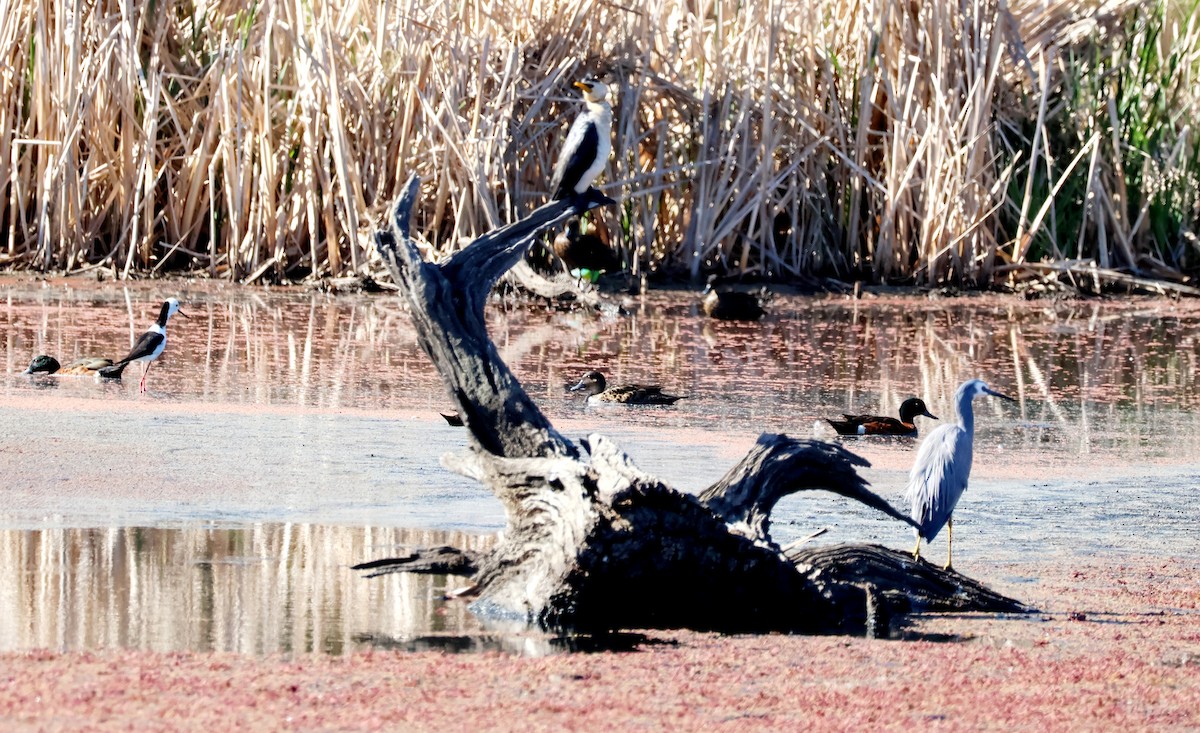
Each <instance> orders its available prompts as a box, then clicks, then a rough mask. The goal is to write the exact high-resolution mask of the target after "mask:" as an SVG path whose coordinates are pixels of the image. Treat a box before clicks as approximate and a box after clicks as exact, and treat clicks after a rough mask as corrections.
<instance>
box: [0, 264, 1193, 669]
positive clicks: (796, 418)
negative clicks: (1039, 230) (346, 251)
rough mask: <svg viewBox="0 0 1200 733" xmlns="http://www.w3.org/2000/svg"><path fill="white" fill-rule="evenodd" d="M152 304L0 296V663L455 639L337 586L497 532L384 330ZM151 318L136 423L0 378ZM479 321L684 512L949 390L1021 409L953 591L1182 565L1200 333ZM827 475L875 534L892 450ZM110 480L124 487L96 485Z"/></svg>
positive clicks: (557, 317) (1092, 306)
mask: <svg viewBox="0 0 1200 733" xmlns="http://www.w3.org/2000/svg"><path fill="white" fill-rule="evenodd" d="M167 287H169V288H171V290H170V291H169V292H167V293H163V292H162V288H163V286H162V285H161V284H151V285H137V286H133V287H130V288H118V287H115V286H92V287H89V288H75V287H47V288H39V287H31V286H23V287H9V288H7V289H6V291H5V301H4V303H2V304H0V324H2V325H3V326H4V327H5V329H6V331H5V333H6V338H5V341H4V351H3V354H2V360H0V364H3V365H4V366H5V368H6V369H7V371H8V372H9V374H8V376H6V377H4V378H0V467H2V468H3V470H4V471H5V473H6V475H9V476H11V477H12V478H11V480H10V486H9V489H10V491H9V493H8V494H7V501H8V504H7V507H6V509H5V514H3V515H0V527H3V528H4V529H2V530H0V579H2V580H4V582H3V583H0V648H28V647H31V646H46V647H51V648H105V647H111V646H135V647H139V648H156V649H183V648H194V649H231V650H239V651H247V652H254V653H271V652H275V651H281V652H295V651H308V650H321V651H330V652H337V651H344V650H346V649H349V648H352V647H353V646H354V645H355V644H358V643H368V641H367V640H368V639H373V640H375V641H372V642H369V643H377V642H380V641H383V640H394V639H405V638H411V637H412V635H414V634H420V633H428V631H429V630H430V629H434V628H440V627H439V624H443V625H444V626H445V628H457V625H458V624H459V623H460V622H462V623H465V624H468V625H469V624H470V623H471V622H472V620H471V619H470V618H469V617H467V616H466V615H465V613H466V612H465V610H464V609H463V608H462V607H461V606H459V605H451V606H447V607H445V609H443V608H442V607H440V606H439V605H438V603H437V602H436V601H435V600H431V599H434V598H436V597H437V595H438V593H439V592H440V588H441V586H439V585H437V583H443V584H444V583H445V581H434V580H432V579H430V578H422V577H413V578H406V577H404V576H392V577H390V578H386V579H377V580H374V581H364V580H362V579H361V578H359V577H358V575H357V574H356V573H353V572H351V571H349V570H348V567H347V566H348V565H350V564H353V563H357V562H360V561H363V560H368V559H373V558H377V557H381V556H386V555H387V554H389V553H388V552H387V551H386V549H381V548H382V547H383V546H384V545H387V544H389V543H392V542H401V543H410V542H411V543H412V544H418V543H420V544H424V542H419V541H418V540H417V539H414V538H417V537H420V536H422V535H420V534H419V533H418V534H412V535H410V534H406V533H405V530H401V529H392V528H383V529H355V528H353V527H352V526H351V525H357V526H364V525H371V526H377V525H380V524H388V523H393V524H405V523H407V524H408V525H409V526H420V527H426V528H434V529H447V528H465V527H475V528H479V529H480V530H481V531H485V530H492V529H497V528H499V526H501V525H502V523H503V516H502V512H501V510H500V509H499V507H498V506H497V504H496V502H495V499H494V498H493V497H491V496H490V495H489V494H488V493H487V491H486V489H484V488H483V487H480V486H478V485H476V484H474V483H472V482H470V481H468V480H466V479H463V478H461V477H457V476H454V475H451V474H449V473H448V472H447V471H446V470H445V469H443V468H442V467H441V466H440V465H439V464H438V456H439V455H440V453H441V452H443V451H445V450H460V449H461V448H462V444H463V443H464V442H465V439H464V434H463V433H462V432H461V431H457V430H456V429H453V428H449V427H447V426H445V424H444V423H442V422H441V418H440V417H438V416H437V415H436V412H437V411H438V410H441V409H445V408H446V407H448V404H447V399H446V398H445V396H444V390H443V387H442V386H441V383H440V381H439V379H438V377H437V375H436V374H435V372H434V370H433V369H432V366H431V365H430V364H429V362H428V360H427V359H426V357H425V356H424V355H423V354H422V353H421V352H420V350H419V347H418V346H417V344H416V339H415V334H414V333H413V331H412V328H411V326H410V324H409V321H408V317H407V315H406V314H405V313H404V312H403V311H402V309H401V306H400V304H399V302H398V299H397V298H395V297H394V296H390V295H377V296H366V295H354V296H338V297H332V296H328V295H325V294H321V293H312V292H299V291H269V290H260V289H247V288H227V287H210V286H196V285H192V284H187V285H179V284H177V283H173V284H170V285H168V286H167ZM164 294H178V295H180V296H181V297H183V299H184V301H185V304H186V308H185V310H186V311H187V312H189V313H191V314H192V316H193V317H192V319H191V320H190V321H184V320H180V321H179V322H178V324H177V323H176V322H175V321H172V330H171V336H170V338H171V341H170V344H169V346H168V350H167V353H166V354H165V355H164V357H163V359H161V360H160V362H159V363H157V364H156V366H155V372H156V377H155V379H154V380H153V381H152V382H151V390H152V392H151V393H150V394H149V395H147V396H139V395H138V394H137V385H136V380H127V381H128V382H129V383H126V384H115V385H114V384H96V383H94V382H92V381H90V380H87V379H78V378H76V379H72V378H61V379H55V378H45V379H29V378H26V377H22V376H19V375H17V374H15V372H19V371H20V370H22V369H24V367H25V366H26V365H27V364H28V361H29V359H30V358H31V357H32V356H33V355H34V354H36V353H50V354H52V355H55V356H57V357H59V358H60V359H71V358H75V357H77V356H80V355H84V354H92V353H99V354H112V353H116V352H118V351H123V347H125V346H127V345H128V343H129V339H130V337H131V334H136V333H140V332H141V331H142V330H144V328H145V327H146V325H148V324H149V323H150V322H151V321H152V320H153V318H154V316H155V314H156V308H157V304H158V302H160V300H161V298H162V297H163V295H164ZM487 317H488V319H489V328H490V330H491V334H492V336H493V339H494V340H495V342H496V343H497V345H498V347H499V349H500V352H501V355H502V356H503V357H504V358H505V359H506V360H507V361H508V362H509V364H510V365H511V366H512V368H513V370H514V372H515V373H516V374H517V375H518V377H519V378H520V379H521V380H522V382H523V383H524V385H525V386H526V388H527V389H528V390H529V391H530V393H531V394H532V395H533V396H534V397H535V399H537V400H538V401H539V403H540V405H541V406H542V407H543V409H544V410H545V411H546V413H547V414H548V416H549V417H550V419H551V420H552V421H554V423H555V424H556V425H557V426H558V427H560V428H561V429H563V430H564V431H565V432H567V434H569V435H583V434H586V433H589V432H602V433H605V434H608V435H609V436H611V437H613V438H614V439H615V440H617V442H618V443H619V444H620V445H621V446H622V447H624V448H625V449H626V450H628V451H629V452H630V454H631V455H632V456H633V457H634V459H635V461H637V463H638V464H639V465H640V466H641V467H642V468H643V469H645V470H647V471H648V472H650V473H653V474H655V475H657V476H659V477H661V478H663V479H664V480H665V481H667V482H669V483H671V484H672V485H675V486H678V487H681V488H684V489H687V490H693V491H698V490H700V489H702V488H704V487H705V486H707V485H708V484H709V483H711V482H712V481H714V480H716V479H717V478H718V477H720V475H721V474H723V473H724V472H725V471H726V470H727V469H728V468H729V466H730V465H732V464H733V463H734V462H735V461H736V460H737V458H738V457H740V455H741V454H742V453H744V452H745V450H746V449H747V448H748V447H749V445H750V443H751V442H752V441H753V440H754V437H755V436H756V435H757V434H758V433H759V432H762V431H776V432H786V433H789V434H793V435H801V436H804V435H809V434H811V432H812V430H813V425H814V423H816V422H817V421H818V420H819V418H822V417H825V416H830V415H836V414H838V413H839V412H842V411H853V412H868V411H869V412H876V411H878V412H882V413H888V414H891V413H893V412H894V411H895V409H896V407H897V406H898V405H899V403H900V402H901V401H902V400H903V399H904V398H905V397H908V396H910V395H914V394H915V395H919V396H922V397H923V398H924V399H925V400H926V402H927V403H928V404H929V406H930V409H931V410H932V411H933V412H934V413H935V414H939V415H942V416H943V417H944V418H947V419H949V418H950V417H951V416H952V406H951V397H952V395H953V392H954V390H955V388H956V387H957V386H958V384H959V383H960V382H962V381H964V380H965V379H967V378H969V377H976V376H980V377H983V378H985V379H986V380H987V381H988V382H989V383H990V384H991V385H992V386H993V387H996V388H997V389H1000V390H1002V391H1004V392H1007V393H1010V394H1013V395H1014V396H1017V397H1018V398H1019V399H1020V405H1019V407H1018V408H1015V409H1014V408H1013V407H1011V406H1007V405H1001V404H998V403H996V402H991V401H988V402H980V403H978V404H977V405H976V413H977V426H976V427H977V436H976V445H977V451H976V459H975V460H976V466H975V469H974V472H973V475H972V487H971V493H970V495H969V500H964V503H963V504H961V505H960V508H959V511H958V512H957V513H956V529H957V527H958V522H959V521H960V520H961V522H962V527H963V529H964V531H965V532H966V533H967V534H966V535H964V537H965V539H964V541H963V546H962V559H963V561H964V562H966V563H971V562H995V561H996V558H997V557H1001V556H1003V557H1004V558H1006V559H1007V560H1011V561H1018V560H1019V559H1020V558H1021V557H1022V556H1023V555H1024V553H1027V552H1033V553H1034V554H1035V556H1040V555H1044V554H1046V553H1051V554H1053V553H1059V556H1062V555H1063V554H1069V553H1072V552H1074V553H1080V552H1086V553H1099V554H1104V555H1105V556H1110V555H1111V554H1113V553H1115V552H1117V551H1119V550H1121V549H1122V548H1128V549H1129V550H1130V551H1133V552H1143V553H1149V554H1163V555H1169V554H1187V553H1195V552H1200V541H1198V540H1197V537H1196V534H1195V532H1194V528H1195V527H1196V526H1197V522H1200V516H1198V515H1197V511H1198V510H1197V509H1196V506H1197V505H1196V504H1195V502H1190V501H1189V500H1188V497H1189V496H1190V495H1191V494H1192V493H1194V485H1195V473H1196V469H1195V465H1196V462H1195V460H1194V459H1193V458H1192V456H1194V455H1197V453H1200V419H1198V416H1200V393H1198V391H1197V386H1196V380H1195V377H1196V374H1197V363H1198V352H1197V350H1198V344H1197V338H1196V334H1197V333H1200V304H1193V303H1189V302H1185V303H1172V302H1167V301H1136V300H1130V301H1122V302H1066V303H1051V304H1026V303H1023V302H1018V301H1014V300H1012V299H1000V298H995V297H983V298H962V299H954V300H928V299H925V298H917V297H908V298H901V299H895V300H880V301H850V300H845V299H840V298H839V299H827V298H808V297H805V298H802V297H779V298H777V299H776V300H775V302H774V304H773V306H772V311H771V313H770V315H769V316H768V317H767V318H766V319H764V320H763V321H761V322H759V323H755V324H737V323H717V322H713V321H710V320H708V319H705V318H704V317H702V316H701V315H700V314H699V312H698V308H697V305H696V300H695V296H694V295H692V294H686V293H664V292H659V293H653V294H652V295H650V296H648V297H647V298H645V299H643V300H642V301H640V302H639V304H638V305H637V306H636V307H635V309H634V312H633V313H632V314H631V315H629V316H628V317H621V318H604V317H597V316H595V315H592V314H588V313H558V312H552V311H547V310H542V309H537V308H524V307H521V308H513V309H509V308H508V307H507V306H506V305H505V304H504V302H503V301H498V302H497V303H496V304H495V305H494V306H493V307H490V308H489V311H488V316H487ZM590 369H601V370H604V371H605V372H606V373H607V375H608V376H609V379H610V381H611V382H613V383H619V382H659V383H662V384H663V385H664V386H666V387H668V388H669V389H670V391H672V392H677V393H683V394H688V395H689V396H690V399H687V400H684V401H682V402H680V403H679V404H678V405H676V406H675V407H673V408H670V409H615V410H614V409H602V408H601V409H593V408H589V407H586V406H585V405H584V404H583V402H582V401H580V400H578V399H577V398H576V397H575V396H569V395H567V394H566V393H565V392H564V389H565V386H566V385H567V384H569V383H572V382H574V381H575V380H576V379H577V378H578V377H579V375H580V374H581V373H583V372H585V371H588V370H590ZM268 408H269V409H268ZM98 424H99V425H103V426H104V428H105V430H106V431H107V432H106V433H105V434H104V441H103V444H98V443H99V441H97V440H96V438H95V437H94V436H95V435H96V426H97V425H98ZM435 426H436V427H435ZM922 427H923V429H928V428H929V427H930V426H929V425H923V426H922ZM826 436H828V433H826ZM847 444H848V445H849V447H850V448H851V449H852V450H854V451H856V452H858V453H860V454H862V455H863V456H865V457H867V458H868V459H869V460H870V461H871V462H872V463H873V464H874V466H875V468H872V469H870V470H869V471H868V472H867V475H868V478H869V480H870V481H871V482H872V484H873V487H874V488H875V490H876V491H878V492H879V493H880V494H881V495H882V496H884V497H885V498H887V499H889V500H890V501H892V502H893V503H897V504H898V503H899V502H900V497H901V496H902V494H903V488H904V483H905V473H906V471H907V469H908V467H909V466H910V465H911V462H912V459H913V456H914V451H915V447H916V442H915V441H888V442H875V441H848V443H847ZM83 447H86V448H87V450H84V449H83ZM82 456H85V457H86V458H83V457H82ZM164 456H165V457H166V458H167V460H163V457H164ZM119 471H133V472H134V473H135V474H136V475H137V476H138V479H137V480H135V481H127V480H126V481H110V480H108V478H107V477H109V476H112V475H118V472H119ZM120 475H125V474H120ZM774 519H775V524H774V526H775V535H776V537H777V538H778V539H780V540H781V541H784V542H787V541H790V540H792V539H796V538H798V537H802V536H805V535H807V534H809V533H810V532H811V531H813V530H815V529H820V528H822V527H826V526H831V525H833V531H831V532H829V533H828V535H826V536H825V537H823V538H822V539H821V540H820V541H830V542H844V541H879V542H884V543H885V544H889V545H893V546H902V547H904V548H908V547H909V546H910V542H911V540H910V538H909V535H908V533H907V531H905V529H904V528H903V527H900V526H898V525H896V523H894V522H890V521H886V520H884V519H882V518H880V517H877V516H875V515H874V514H873V513H870V512H868V511H865V510H863V509H862V508H861V507H848V508H846V507H842V506H838V505H836V503H834V500H833V499H831V498H830V497H829V496H828V495H825V494H821V492H804V495H802V496H800V495H798V496H796V497H792V498H789V499H788V500H786V501H785V502H783V503H781V505H780V506H779V508H778V509H777V510H776V513H775V516H774ZM213 522H219V523H220V524H219V527H220V528H216V527H215V526H214V525H213ZM284 522H292V523H291V524H284ZM47 523H54V524H56V525H61V527H63V528H48V527H46V524H47ZM134 524H137V525H144V526H150V527H153V528H150V529H145V528H143V529H135V528H130V525H134ZM333 524H341V525H344V526H343V527H337V526H330V525H333ZM972 525H974V527H972ZM80 526H87V527H98V529H73V528H72V527H80ZM439 541H441V540H439ZM473 541H479V540H477V539H473V538H472V537H470V536H468V535H463V536H462V537H461V542H459V543H460V544H461V543H469V542H473ZM957 549H958V548H956V550H957Z"/></svg>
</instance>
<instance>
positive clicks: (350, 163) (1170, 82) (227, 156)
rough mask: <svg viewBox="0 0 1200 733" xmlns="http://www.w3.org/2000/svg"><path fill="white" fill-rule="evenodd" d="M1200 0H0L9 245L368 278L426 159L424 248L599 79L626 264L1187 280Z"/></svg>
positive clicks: (472, 230) (501, 196)
mask: <svg viewBox="0 0 1200 733" xmlns="http://www.w3.org/2000/svg"><path fill="white" fill-rule="evenodd" d="M1195 9H1196V8H1195V0H1185V4H1183V5H1179V4H1178V2H1177V0H1147V2H1144V3H1134V2H1129V1H1128V0H1112V1H1110V2H1106V3H1102V4H1100V5H1097V4H1096V3H1094V2H1090V1H1089V2H1083V1H1082V0H1056V2H1054V3H1051V4H1049V5H1047V4H1045V3H1041V2H1038V3H1034V2H1032V1H1031V0H1019V1H1018V2H1016V3H1015V4H1009V3H1006V2H1001V1H1000V0H959V1H958V2H956V3H950V4H946V3H900V2H892V1H891V0H865V1H864V2H859V3H848V2H843V1H842V0H821V1H820V2H816V3H812V2H800V0H766V1H765V2H761V3H739V2H731V1H729V0H691V1H688V2H684V1H683V0H648V1H647V2H645V3H642V4H640V5H637V4H634V5H622V4H617V3H610V2H600V1H598V0H531V1H530V0H526V1H524V2H516V1H515V0H449V1H448V2H435V3H429V2H415V1H414V0H397V1H396V2H387V3H370V4H364V3H359V2H347V1H344V0H333V1H328V0H312V1H311V2H276V1H274V0H266V1H265V2H262V3H256V4H251V5H250V6H249V7H245V4H244V3H236V2H220V1H217V0H210V1H209V2H199V3H195V4H192V3H182V2H176V1H175V0H161V1H159V2H155V3H149V4H137V3H131V2H128V0H42V1H41V2H35V1H33V0H0V181H2V184H0V186H2V189H0V191H2V192H3V197H2V199H0V266H7V267H9V268H14V267H15V268H29V269H37V270H46V271H68V272H77V271H81V270H87V269H93V268H104V269H107V270H110V271H112V272H113V273H114V274H116V275H119V276H123V277H129V276H134V275H146V274H156V273H160V272H163V271H178V270H190V271H200V272H203V273H207V274H208V275H210V276H212V277H220V278H228V279H233V280H243V281H254V280H258V279H264V278H265V279H270V280H288V279H298V278H302V277H308V276H313V277H321V276H344V275H354V274H365V273H367V272H369V271H372V270H373V269H374V267H375V266H374V263H373V259H372V258H373V254H372V253H371V247H370V240H369V237H368V236H367V234H368V230H369V227H370V224H371V222H372V221H374V220H375V219H376V218H378V217H379V216H380V215H381V212H382V211H383V210H384V209H385V208H386V204H387V202H388V201H389V200H390V199H391V197H392V196H393V195H394V194H395V192H396V190H397V188H398V185H399V184H400V183H401V182H402V181H403V180H404V179H405V178H406V177H407V175H408V174H409V173H411V172H415V173H418V174H420V175H421V177H422V180H423V182H424V190H423V193H424V201H423V205H422V206H421V207H420V211H419V212H418V213H419V218H418V220H417V222H416V223H417V226H418V232H419V236H420V238H421V239H422V240H423V241H424V243H425V244H426V245H427V246H428V247H429V249H430V256H436V255H441V254H445V253H446V252H449V251H452V250H454V249H455V248H456V247H458V246H459V245H460V243H461V242H462V241H464V240H465V239H468V238H470V237H473V236H476V235H478V234H479V233H480V232H482V231H485V230H487V229H489V228H491V227H494V226H496V225H497V224H500V223H503V222H505V221H508V220H510V219H512V218H514V217H516V216H519V215H520V214H522V213H523V212H526V211H528V210H529V209H530V208H532V207H534V206H536V205H538V204H539V203H540V202H542V201H543V200H544V199H545V196H546V188H547V179H548V176H549V170H550V169H551V167H552V164H553V160H554V156H555V154H556V152H557V148H558V145H559V144H560V141H561V139H562V137H563V134H564V131H565V127H566V125H567V124H568V123H569V120H570V118H571V117H572V116H573V115H574V113H575V110H576V109H577V108H578V102H577V99H576V98H575V96H574V95H573V94H571V93H570V84H569V82H570V81H572V80H573V79H575V78H576V77H578V76H580V75H582V74H584V73H589V72H599V73H605V74H607V75H609V77H610V78H611V80H612V81H613V82H615V84H614V90H615V92H614V95H615V99H614V106H615V110H616V112H615V120H614V150H615V153H614V156H613V159H612V161H611V164H610V165H609V167H608V170H607V172H606V176H605V177H604V178H602V179H601V180H602V182H605V183H606V186H607V189H608V190H609V192H610V193H612V194H615V195H616V196H617V197H618V198H619V199H620V200H621V205H620V207H619V208H618V209H617V210H613V211H608V212H604V213H602V214H600V215H599V216H600V217H602V218H603V220H604V222H603V223H604V224H605V226H606V227H607V229H608V230H609V231H610V232H611V235H612V240H613V242H614V243H615V244H617V245H618V246H620V247H622V248H623V249H625V250H626V252H627V260H629V261H630V262H631V263H632V267H633V268H634V269H635V271H642V270H652V271H675V272H680V273H686V274H689V275H691V276H692V277H693V278H697V277H699V276H700V275H702V274H703V273H705V272H709V271H724V272H734V273H755V274H759V275H762V276H766V277H774V278H781V279H788V278H798V277H804V276H808V275H832V276H837V277H842V278H867V279H872V280H882V281H910V282H921V283H940V282H947V281H951V282H965V283H977V284H986V283H991V282H993V281H994V280H995V279H997V278H999V277H1014V276H1017V275H1019V274H1020V273H1021V272H1023V271H1024V269H1027V268H1028V267H1029V266H1030V264H1031V263H1038V262H1041V261H1042V260H1043V259H1044V258H1050V259H1052V260H1053V261H1054V262H1055V263H1057V264H1064V263H1065V264H1067V265H1070V264H1072V263H1076V264H1077V263H1079V262H1083V261H1087V262H1094V263H1095V264H1096V265H1097V266H1099V267H1104V268H1116V267H1121V268H1125V269H1127V270H1133V271H1135V272H1136V273H1139V274H1144V273H1147V272H1149V273H1150V274H1153V275H1156V276H1181V275H1182V274H1184V273H1187V272H1190V271H1191V269H1192V268H1193V267H1194V266H1195V262H1196V255H1195V253H1196V246H1197V241H1196V233H1197V231H1198V230H1200V225H1198V218H1200V203H1197V188H1198V187H1197V185H1196V180H1197V172H1196V167H1197V165H1198V164H1200V148H1198V142H1197V138H1196V135H1195V132H1194V131H1193V130H1192V123H1193V120H1195V119H1198V118H1200V114H1198V113H1200V101H1198V95H1200V92H1198V91H1197V90H1198V89H1200V85H1198V84H1197V74H1198V73H1200V34H1198V32H1197V29H1196V20H1195V18H1196V13H1195V12H1194V11H1195Z"/></svg>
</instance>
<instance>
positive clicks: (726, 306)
mask: <svg viewBox="0 0 1200 733" xmlns="http://www.w3.org/2000/svg"><path fill="white" fill-rule="evenodd" d="M700 305H701V307H702V308H703V309H704V314H705V315H706V316H709V317H710V318H716V319H717V320H720V321H757V320H758V319H760V318H762V317H763V316H764V315H766V311H765V310H763V301H762V297H761V295H760V294H759V293H746V292H743V291H740V290H714V289H713V288H712V287H711V286H710V287H708V288H706V289H705V291H704V300H702V301H700Z"/></svg>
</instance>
